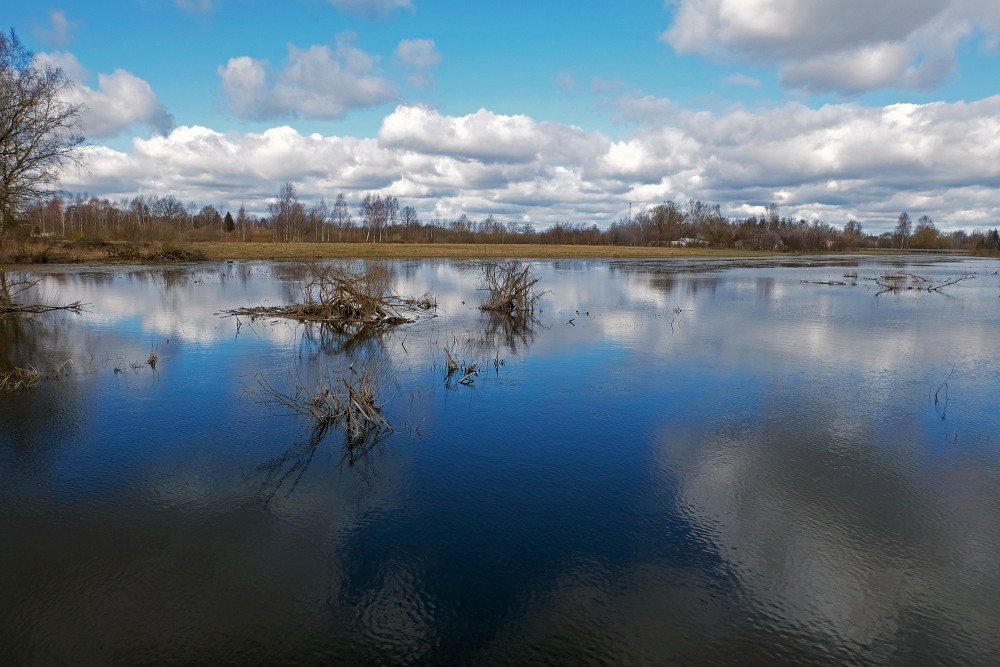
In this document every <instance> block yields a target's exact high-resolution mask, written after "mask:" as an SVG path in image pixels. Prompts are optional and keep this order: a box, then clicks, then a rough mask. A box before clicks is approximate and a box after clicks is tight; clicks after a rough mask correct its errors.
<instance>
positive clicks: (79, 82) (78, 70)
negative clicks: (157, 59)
mask: <svg viewBox="0 0 1000 667" xmlns="http://www.w3.org/2000/svg"><path fill="white" fill-rule="evenodd" d="M36 58H37V60H38V61H39V62H40V63H43V64H50V65H53V66H56V67H61V68H62V70H63V71H64V72H65V73H66V76H67V77H69V78H70V79H71V80H72V81H73V82H74V83H75V85H74V86H73V87H72V88H71V89H70V90H69V91H67V93H66V98H67V101H68V102H70V103H72V104H82V105H83V106H84V113H83V129H84V134H85V135H86V136H87V137H90V138H102V137H111V136H114V135H116V134H119V133H120V132H123V131H125V130H127V129H128V128H130V127H132V126H133V125H136V124H141V125H148V126H150V127H152V128H153V129H154V130H156V131H158V132H168V131H170V128H171V127H173V124H174V123H173V118H172V117H171V115H170V114H169V113H167V110H166V109H165V108H164V107H163V105H162V104H160V102H159V100H158V99H157V97H156V93H154V92H153V89H152V87H151V86H150V85H149V83H147V82H146V81H145V80H144V79H141V78H139V77H137V76H136V75H134V74H132V73H131V72H128V71H125V70H123V69H117V70H115V71H114V72H112V73H110V74H103V73H102V74H98V75H97V88H91V87H90V86H88V85H86V83H85V82H86V80H87V79H88V78H89V74H88V72H87V70H86V69H85V68H84V67H83V66H82V65H81V64H80V61H79V60H78V59H77V58H76V56H75V55H73V54H72V53H65V52H57V53H40V54H38V55H37V56H36Z"/></svg>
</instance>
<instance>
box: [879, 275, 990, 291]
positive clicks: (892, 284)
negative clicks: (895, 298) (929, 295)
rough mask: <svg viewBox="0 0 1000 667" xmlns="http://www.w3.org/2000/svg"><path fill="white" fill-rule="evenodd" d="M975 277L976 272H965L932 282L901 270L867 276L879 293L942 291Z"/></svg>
mask: <svg viewBox="0 0 1000 667" xmlns="http://www.w3.org/2000/svg"><path fill="white" fill-rule="evenodd" d="M975 277H976V276H975V274H972V273H963V274H961V275H959V276H952V277H951V278H946V279H945V280H944V281H942V282H940V283H935V282H932V281H931V279H930V278H927V277H925V276H918V275H916V274H914V273H906V272H904V271H899V272H896V273H891V272H885V273H883V274H881V275H878V274H876V275H873V276H871V277H869V278H867V280H871V281H873V282H874V283H875V284H876V285H878V286H879V291H878V294H884V293H885V292H902V291H915V292H938V293H940V292H941V290H943V289H944V288H945V287H950V286H951V285H956V284H958V283H960V282H963V281H966V280H972V279H973V278H975Z"/></svg>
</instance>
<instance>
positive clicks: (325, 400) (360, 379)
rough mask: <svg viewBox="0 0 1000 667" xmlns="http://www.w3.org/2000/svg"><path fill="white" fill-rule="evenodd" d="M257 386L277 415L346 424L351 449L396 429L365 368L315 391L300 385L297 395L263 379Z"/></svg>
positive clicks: (326, 424) (327, 424)
mask: <svg viewBox="0 0 1000 667" xmlns="http://www.w3.org/2000/svg"><path fill="white" fill-rule="evenodd" d="M257 384H258V385H259V386H260V389H261V390H262V391H263V392H264V395H265V398H264V404H265V405H267V406H268V408H270V409H271V411H272V412H273V413H275V414H282V415H303V416H307V417H310V418H311V419H313V420H315V422H316V424H317V426H321V427H324V428H326V427H329V426H332V425H335V424H338V423H342V424H343V425H344V430H345V432H346V434H347V441H348V444H349V445H350V446H357V445H360V444H362V443H365V442H369V441H371V440H373V439H375V438H377V437H379V436H380V435H382V434H387V433H392V426H391V425H390V424H389V422H388V421H386V419H385V417H383V416H382V404H381V403H380V402H379V401H378V398H377V397H376V391H375V387H376V382H375V381H374V379H373V374H372V373H371V372H370V371H368V370H367V368H365V367H363V368H362V369H361V371H359V372H358V373H357V374H356V375H354V376H353V377H352V378H351V379H348V378H346V377H341V378H339V379H338V380H336V381H334V382H332V383H326V382H325V381H324V382H321V383H320V384H319V386H317V387H316V388H315V389H313V390H312V391H310V390H307V389H306V388H305V387H303V386H301V385H297V386H296V387H295V391H294V393H291V394H288V393H284V392H282V391H279V390H278V389H276V388H275V387H274V386H272V385H271V384H270V382H268V381H267V379H266V378H264V377H263V376H259V377H258V378H257Z"/></svg>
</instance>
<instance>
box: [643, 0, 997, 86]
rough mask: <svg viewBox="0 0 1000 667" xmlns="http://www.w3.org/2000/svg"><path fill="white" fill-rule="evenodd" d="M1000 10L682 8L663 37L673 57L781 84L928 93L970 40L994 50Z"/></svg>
mask: <svg viewBox="0 0 1000 667" xmlns="http://www.w3.org/2000/svg"><path fill="white" fill-rule="evenodd" d="M998 7H1000V5H998V4H997V3H996V2H992V1H988V0H883V1H882V2H878V3H871V2H869V1H868V0H680V3H679V6H678V8H677V11H676V13H675V15H674V21H673V23H672V24H671V26H670V27H669V28H668V29H667V30H666V31H664V32H663V33H662V34H661V39H662V40H663V41H665V42H667V43H668V44H670V45H671V46H672V47H673V48H674V49H675V50H677V51H678V52H679V53H700V54H705V55H724V56H733V57H738V58H749V59H751V60H753V61H756V62H763V63H773V64H776V65H778V67H779V70H780V74H781V79H782V82H783V83H784V84H785V85H787V86H789V87H792V88H803V89H806V90H809V91H812V92H839V93H843V94H857V93H861V92H865V91H869V90H875V89H878V88H886V87H903V88H923V89H926V88H933V87H934V86H936V85H938V84H940V83H941V82H942V81H943V80H944V79H945V78H946V77H947V76H948V75H949V74H950V73H951V72H952V71H953V70H954V67H955V52H956V49H957V48H958V46H959V43H960V42H962V40H964V39H966V38H968V37H969V36H971V35H973V34H974V33H976V32H978V33H980V34H983V35H984V36H985V37H986V38H987V40H991V41H992V42H993V43H996V40H997V39H998V37H1000V9H998Z"/></svg>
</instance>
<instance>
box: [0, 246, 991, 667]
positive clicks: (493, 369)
mask: <svg viewBox="0 0 1000 667" xmlns="http://www.w3.org/2000/svg"><path fill="white" fill-rule="evenodd" d="M392 266H393V269H394V271H395V275H396V288H397V289H398V291H399V292H400V293H402V294H407V295H420V294H423V293H424V292H427V291H430V292H431V293H433V294H435V295H436V296H437V299H438V303H439V309H438V311H437V316H436V317H423V318H422V319H421V320H420V321H418V322H416V323H413V324H409V325H404V326H402V327H399V328H398V329H395V330H393V331H391V332H389V333H387V334H384V335H381V336H374V337H358V338H353V339H351V338H348V337H344V336H341V335H337V334H335V333H333V332H330V331H327V330H323V329H322V328H319V327H316V326H308V325H303V324H298V323H294V322H287V321H284V320H273V319H265V320H257V321H255V322H250V321H248V320H247V319H246V318H242V319H241V320H239V321H237V319H236V318H232V317H224V316H222V315H221V314H220V313H221V312H222V311H224V310H228V309H233V308H239V307H241V306H251V305H259V304H264V305H280V304H284V303H288V302H290V301H291V300H294V299H297V298H298V297H299V292H298V284H299V283H298V281H299V280H300V279H301V277H302V274H301V271H300V270H299V269H298V267H296V266H294V265H286V264H275V263H253V262H249V263H239V262H237V263H221V264H193V265H185V266H181V267H169V268H160V267H157V268H146V267H138V268H137V267H101V268H94V269H80V268H78V267H73V268H59V267H55V268H51V269H46V270H44V271H41V272H39V273H38V274H37V277H40V278H41V280H42V282H41V283H40V285H39V286H38V287H37V288H36V293H35V298H36V299H41V300H45V301H48V302H51V303H68V302H71V301H74V300H80V301H83V302H85V303H87V304H89V305H88V311H87V312H86V313H84V314H82V315H72V314H69V313H54V314H48V315H40V316H36V317H34V318H31V319H23V318H22V319H11V318H7V319H5V320H0V370H5V369H9V368H11V367H14V366H19V367H24V366H26V365H28V364H31V365H33V366H34V367H36V368H38V369H39V370H40V371H43V372H47V371H49V370H52V369H54V368H56V367H58V366H59V365H60V364H61V363H63V362H64V361H66V360H67V359H71V360H72V364H71V365H70V366H68V367H66V368H67V370H66V372H64V373H63V375H62V376H61V378H60V379H50V380H47V381H44V382H42V383H41V384H40V385H39V386H38V387H36V388H34V389H31V390H27V391H23V392H19V393H14V394H4V395H0V507H2V510H3V511H2V512H0V534H2V535H3V536H4V537H3V540H2V541H0V561H2V563H3V567H2V568H0V590H3V591H4V594H3V595H2V596H0V628H2V629H0V663H3V664H51V663H74V664H136V663H148V662H165V661H169V662H204V663H208V662H211V663H217V664H233V663H240V664H245V663H247V662H253V663H261V662H264V663H293V662H310V663H314V662H324V661H325V662H332V661H336V662H339V663H345V662H351V663H407V662H414V663H422V664H427V663H433V664H468V663H483V664H495V663H503V664H511V663H535V664H537V663H544V662H558V663H564V664H600V663H611V664H663V663H668V662H695V663H713V664H752V663H756V662H764V661H769V662H772V663H773V662H775V661H777V662H796V663H816V664H871V663H873V662H875V663H911V664H912V663H928V662H945V663H972V664H993V663H994V662H995V657H996V655H998V654H1000V640H998V639H997V637H998V633H997V632H996V628H997V627H1000V550H998V549H997V545H998V544H1000V414H998V407H1000V402H998V400H997V396H998V390H1000V359H998V356H997V354H996V347H997V340H998V334H997V332H998V330H1000V298H998V297H1000V276H998V275H997V271H998V270H1000V262H998V261H996V260H970V259H961V260H951V261H940V260H939V261H933V260H922V259H919V258H918V259H916V260H897V259H860V260H859V259H856V258H854V259H842V258H813V259H810V258H805V259H802V258H796V259H794V260H787V261H780V262H775V261H770V260H769V261H744V262H732V261H728V262H727V261H709V260H703V261H696V262H674V261H622V262H618V261H610V262H609V261H568V262H567V261H555V262H535V263H534V268H535V270H536V272H537V273H538V275H539V276H540V277H541V278H542V281H541V284H540V285H541V286H542V287H543V288H544V289H546V290H549V293H548V294H547V295H546V296H545V297H544V298H543V299H542V300H541V302H540V308H539V310H538V311H537V312H536V313H535V315H534V317H533V318H530V319H528V320H526V321H513V322H512V321H510V320H508V319H507V318H503V317H501V318H497V317H490V316H487V315H484V314H482V313H480V312H479V310H478V308H477V304H478V294H477V292H476V290H475V279H474V276H471V275H470V274H468V273H466V272H463V271H462V270H461V267H460V266H459V265H458V264H455V263H450V262H438V261H417V262H397V263H394V264H393V265H392ZM899 271H904V272H908V273H913V274H917V275H920V276H923V277H926V278H928V279H929V280H931V281H938V282H943V281H945V280H947V279H949V278H950V277H956V276H961V275H966V274H968V275H969V276H970V278H969V279H967V280H964V281H962V282H961V283H958V284H955V285H953V286H951V287H948V288H946V289H944V290H943V291H942V292H941V293H937V292H926V291H920V292H918V291H916V290H902V291H898V292H889V293H882V294H879V293H878V292H879V291H880V288H879V287H878V285H877V284H876V282H875V281H874V280H872V278H875V277H878V276H882V275H883V274H885V273H887V272H890V273H891V272H899ZM845 274H847V275H848V276H849V277H845ZM852 274H857V277H856V278H855V277H853V276H852ZM825 282H840V283H845V284H842V285H836V284H834V285H831V284H820V283H825ZM851 283H855V284H851ZM446 346H447V347H448V348H449V350H450V351H451V353H452V354H453V355H454V356H456V357H457V358H458V359H460V360H461V361H463V362H466V363H477V364H479V365H480V374H479V376H478V377H476V378H475V382H474V383H472V384H471V385H461V384H459V383H457V382H456V381H455V380H456V378H455V377H452V378H451V380H447V378H446V368H445V366H446V357H445V353H444V348H445V347H446ZM151 352H155V353H156V355H157V363H156V366H155V368H152V367H150V366H149V365H148V363H147V361H148V359H149V356H150V353H151ZM359 369H364V371H365V372H367V373H369V374H370V376H371V377H372V378H374V379H375V380H376V383H377V389H378V395H379V397H380V399H381V400H382V401H384V403H385V405H384V408H383V414H384V415H385V416H386V418H387V420H388V421H389V422H390V423H391V424H392V427H393V429H392V432H391V433H388V432H385V433H382V434H380V435H379V437H378V438H376V439H373V440H372V441H370V442H367V443H363V444H362V446H349V443H347V442H346V439H345V434H344V431H343V430H342V429H341V428H338V427H333V428H330V429H328V430H326V431H325V432H321V431H317V430H316V429H315V427H314V424H313V423H312V422H311V421H310V420H309V419H308V418H304V417H294V416H282V415H280V414H274V412H275V411H274V410H272V409H269V407H268V405H267V402H266V401H267V400H268V399H269V398H273V396H271V395H269V394H267V393H266V392H264V391H262V389H261V382H262V381H263V382H264V383H265V384H266V385H267V386H271V387H273V388H275V389H276V390H279V391H281V392H284V393H288V394H292V393H294V391H295V390H296V388H297V387H299V388H301V389H302V390H303V391H305V392H309V391H312V390H314V389H315V388H316V387H317V386H320V385H321V384H323V383H325V384H326V385H330V384H335V383H336V382H337V381H338V380H339V379H341V378H346V379H348V380H351V379H352V378H354V377H356V373H357V372H358V370H359ZM279 412H280V411H279Z"/></svg>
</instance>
